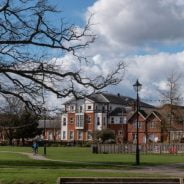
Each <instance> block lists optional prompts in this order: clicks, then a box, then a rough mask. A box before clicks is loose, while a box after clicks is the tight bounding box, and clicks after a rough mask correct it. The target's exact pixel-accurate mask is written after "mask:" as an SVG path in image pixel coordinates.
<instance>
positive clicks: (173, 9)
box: [62, 0, 184, 99]
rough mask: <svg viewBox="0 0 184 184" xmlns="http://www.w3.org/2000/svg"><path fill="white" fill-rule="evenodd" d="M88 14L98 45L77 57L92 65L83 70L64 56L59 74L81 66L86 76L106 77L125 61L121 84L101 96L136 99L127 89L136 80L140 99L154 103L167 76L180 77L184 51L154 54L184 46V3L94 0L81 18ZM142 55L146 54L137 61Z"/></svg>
mask: <svg viewBox="0 0 184 184" xmlns="http://www.w3.org/2000/svg"><path fill="white" fill-rule="evenodd" d="M89 12H91V13H94V16H93V19H92V20H93V23H94V25H93V26H92V31H94V32H95V33H96V34H97V40H96V41H95V43H94V44H92V45H91V46H90V47H89V48H88V49H85V50H82V51H81V53H82V54H85V55H87V56H90V57H89V58H90V60H91V63H88V64H87V65H85V66H84V65H82V64H81V63H80V64H79V63H76V61H75V60H74V59H73V57H71V56H68V55H66V56H65V57H64V58H62V59H64V60H65V61H64V63H65V64H64V65H63V66H64V69H69V68H71V67H74V68H78V66H79V65H80V67H81V68H82V70H83V71H85V73H86V74H88V75H90V76H94V75H98V74H101V75H105V74H108V73H109V71H110V70H111V69H113V67H115V65H116V63H118V62H119V61H122V60H125V61H126V64H127V66H128V67H127V71H126V75H125V78H124V80H123V81H122V83H121V84H120V85H118V86H112V87H109V88H107V89H106V90H108V91H110V92H113V93H121V94H124V95H128V96H134V97H135V92H134V90H133V87H132V85H133V84H134V83H135V81H136V79H137V78H139V80H140V82H141V83H142V84H143V88H142V90H141V92H140V95H141V97H142V98H144V99H159V98H160V96H159V93H158V90H157V89H165V87H166V85H165V84H166V83H165V82H166V78H167V76H168V75H169V74H170V73H171V72H172V71H176V72H177V73H183V71H184V51H180V52H178V53H169V52H167V53H164V52H163V50H164V49H163V50H161V51H160V48H159V47H164V46H168V45H169V47H170V48H171V51H172V47H173V50H177V49H175V46H177V44H181V43H182V42H183V41H184V24H183V23H184V1H183V0H98V1H96V2H95V3H94V5H93V6H91V7H89V8H88V13H86V18H87V17H88V16H89ZM142 50H143V51H145V52H146V53H147V54H146V55H140V51H142ZM180 50H181V49H180ZM133 53H134V54H133ZM135 53H138V54H139V55H138V54H135ZM181 90H182V91H184V86H182V83H181Z"/></svg>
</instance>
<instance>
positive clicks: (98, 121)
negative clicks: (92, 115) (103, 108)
mask: <svg viewBox="0 0 184 184" xmlns="http://www.w3.org/2000/svg"><path fill="white" fill-rule="evenodd" d="M97 125H100V117H97Z"/></svg>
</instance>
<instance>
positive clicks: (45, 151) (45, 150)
mask: <svg viewBox="0 0 184 184" xmlns="http://www.w3.org/2000/svg"><path fill="white" fill-rule="evenodd" d="M46 154H47V149H46V110H44V155H45V156H46Z"/></svg>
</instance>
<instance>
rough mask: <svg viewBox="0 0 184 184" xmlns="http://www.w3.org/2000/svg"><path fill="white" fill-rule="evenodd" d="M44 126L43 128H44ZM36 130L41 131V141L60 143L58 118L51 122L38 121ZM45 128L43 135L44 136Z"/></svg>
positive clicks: (59, 122)
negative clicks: (40, 129) (39, 129)
mask: <svg viewBox="0 0 184 184" xmlns="http://www.w3.org/2000/svg"><path fill="white" fill-rule="evenodd" d="M44 124H45V127H44ZM38 128H42V129H43V133H42V135H41V138H42V139H45V140H48V141H61V120H60V118H57V119H52V120H39V125H38ZM44 128H45V134H44Z"/></svg>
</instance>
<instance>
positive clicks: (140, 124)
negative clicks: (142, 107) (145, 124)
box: [133, 121, 142, 128]
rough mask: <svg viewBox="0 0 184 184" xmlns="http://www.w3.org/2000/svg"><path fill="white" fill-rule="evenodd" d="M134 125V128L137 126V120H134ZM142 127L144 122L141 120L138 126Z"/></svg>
mask: <svg viewBox="0 0 184 184" xmlns="http://www.w3.org/2000/svg"><path fill="white" fill-rule="evenodd" d="M133 127H134V128H137V121H134V122H133ZM141 127H142V123H141V122H138V128H141Z"/></svg>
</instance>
